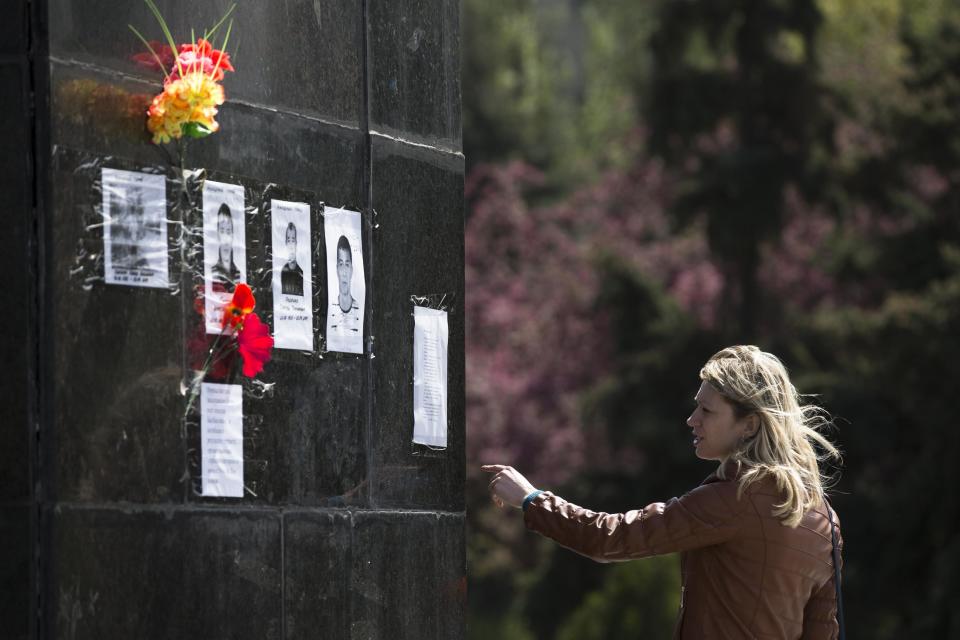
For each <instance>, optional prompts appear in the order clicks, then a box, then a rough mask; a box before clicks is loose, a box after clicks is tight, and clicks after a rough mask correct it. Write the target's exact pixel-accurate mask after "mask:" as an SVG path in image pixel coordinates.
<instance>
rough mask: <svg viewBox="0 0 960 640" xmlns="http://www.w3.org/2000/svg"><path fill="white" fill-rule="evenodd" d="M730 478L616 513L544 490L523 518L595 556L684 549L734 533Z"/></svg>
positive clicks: (605, 559) (626, 557)
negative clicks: (581, 505) (585, 506)
mask: <svg viewBox="0 0 960 640" xmlns="http://www.w3.org/2000/svg"><path fill="white" fill-rule="evenodd" d="M730 484H731V483H713V484H705V485H701V486H699V487H697V488H696V489H694V490H693V491H691V492H689V493H687V494H684V495H683V496H682V497H680V498H672V499H670V500H669V501H667V502H655V503H653V504H650V505H647V506H646V507H644V508H643V509H640V510H634V511H627V512H626V513H616V514H609V513H597V512H594V511H590V510H589V509H584V508H583V507H578V506H577V505H575V504H572V503H570V502H567V501H566V500H564V499H563V498H560V497H559V496H556V495H554V494H552V493H550V492H544V493H541V494H540V495H539V496H537V497H536V498H535V499H534V500H533V502H531V503H530V505H529V506H528V507H527V510H526V512H525V513H524V523H525V524H526V526H527V528H528V529H530V530H531V531H536V532H537V533H539V534H541V535H543V536H546V537H548V538H552V539H553V540H555V541H556V542H558V543H560V544H561V545H562V546H564V547H566V548H568V549H570V550H571V551H575V552H577V553H579V554H581V555H584V556H586V557H588V558H591V559H593V560H596V561H597V562H613V561H617V560H630V559H633V558H643V557H646V556H653V555H660V554H665V553H673V552H676V551H686V550H688V549H695V548H697V547H706V546H710V545H714V544H719V543H721V542H724V541H726V540H729V539H730V538H732V537H733V536H734V535H735V534H736V532H737V529H738V518H737V515H738V512H739V510H740V508H741V504H740V503H739V502H738V501H737V499H736V491H735V489H734V490H733V492H731V491H730V487H729V486H722V485H730ZM718 485H721V486H718Z"/></svg>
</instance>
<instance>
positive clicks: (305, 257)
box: [270, 200, 313, 352]
mask: <svg viewBox="0 0 960 640" xmlns="http://www.w3.org/2000/svg"><path fill="white" fill-rule="evenodd" d="M270 215H271V227H272V228H273V233H272V237H273V324H274V327H273V329H274V334H273V339H274V345H275V346H276V347H277V348H278V349H296V350H298V351H311V352H312V351H313V274H312V266H311V259H310V255H311V254H310V205H308V204H306V203H304V202H287V201H285V200H271V201H270Z"/></svg>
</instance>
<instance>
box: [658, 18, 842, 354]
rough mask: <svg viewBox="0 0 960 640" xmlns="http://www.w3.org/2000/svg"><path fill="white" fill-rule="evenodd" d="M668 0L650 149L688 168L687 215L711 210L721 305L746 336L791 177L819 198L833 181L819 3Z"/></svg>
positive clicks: (682, 202)
mask: <svg viewBox="0 0 960 640" xmlns="http://www.w3.org/2000/svg"><path fill="white" fill-rule="evenodd" d="M660 7H661V8H660V15H659V19H658V23H659V27H660V28H659V29H658V31H657V32H656V33H655V34H654V36H653V37H652V39H651V41H650V47H651V51H652V53H653V58H654V65H653V69H654V73H653V77H652V82H651V86H650V90H649V92H648V96H649V98H648V99H647V100H646V101H645V105H644V106H645V109H644V113H645V116H646V120H647V122H648V123H649V127H650V139H649V141H650V149H651V151H653V152H654V153H657V154H659V155H661V156H663V157H664V158H666V159H667V160H668V161H669V162H671V164H673V165H674V166H676V167H677V168H678V169H679V170H680V171H681V173H682V175H684V177H685V178H686V180H685V187H684V189H683V191H682V192H681V194H680V196H679V197H678V198H677V200H676V201H675V203H674V206H673V210H674V211H675V213H676V214H677V218H678V220H679V221H680V222H681V223H688V222H689V221H691V220H693V219H695V217H697V216H699V215H701V214H705V215H706V219H707V237H708V239H709V241H710V246H711V248H712V249H713V250H714V253H715V255H716V256H717V258H719V259H720V260H721V262H722V263H723V264H724V268H725V270H726V271H727V274H728V293H729V298H730V305H729V308H728V309H727V312H726V313H725V314H724V315H725V317H726V318H727V319H728V321H730V324H729V326H730V327H731V330H732V331H734V332H735V333H738V334H740V335H743V336H749V335H751V334H752V333H753V331H754V330H755V329H756V328H757V323H756V315H757V314H756V310H757V308H758V306H759V304H760V300H759V293H760V292H759V289H758V285H757V279H756V273H757V269H758V268H759V266H760V249H761V246H762V244H763V243H765V242H768V241H770V240H772V239H775V238H776V237H777V235H778V233H779V231H780V229H781V225H782V218H783V215H782V214H783V208H784V196H785V192H786V189H787V188H788V187H794V188H796V189H797V190H798V191H799V192H800V193H801V194H803V195H804V196H805V197H806V198H808V199H809V200H811V201H817V200H818V199H823V197H824V195H825V194H827V193H829V189H827V188H826V187H827V180H828V178H829V175H830V174H829V160H830V158H831V157H832V147H833V119H832V117H831V115H830V111H829V110H828V108H827V107H828V99H829V98H830V92H829V91H828V90H827V89H826V88H825V87H824V86H823V84H822V82H821V81H820V78H819V75H818V66H817V60H816V55H815V38H816V35H817V29H818V28H819V26H820V23H821V17H820V13H819V10H818V8H817V3H816V2H815V0H781V1H775V0H764V1H760V0H723V1H718V0H698V1H690V2H663V3H660ZM734 327H736V329H734Z"/></svg>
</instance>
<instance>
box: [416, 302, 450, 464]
mask: <svg viewBox="0 0 960 640" xmlns="http://www.w3.org/2000/svg"><path fill="white" fill-rule="evenodd" d="M447 342H448V329H447V312H446V311H441V310H438V309H428V308H426V307H414V308H413V441H414V442H416V443H418V444H425V445H428V446H431V447H446V446H447Z"/></svg>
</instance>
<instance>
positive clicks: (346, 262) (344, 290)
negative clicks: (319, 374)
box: [330, 236, 362, 335]
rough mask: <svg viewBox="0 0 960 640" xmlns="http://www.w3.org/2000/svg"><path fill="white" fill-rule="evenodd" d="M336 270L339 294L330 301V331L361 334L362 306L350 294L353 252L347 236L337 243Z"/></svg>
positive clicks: (341, 237)
mask: <svg viewBox="0 0 960 640" xmlns="http://www.w3.org/2000/svg"><path fill="white" fill-rule="evenodd" d="M336 269H337V284H338V289H339V293H338V294H337V297H336V299H334V300H331V301H330V329H331V330H332V331H336V332H338V333H343V334H346V335H349V334H359V333H360V332H361V330H362V326H361V322H360V305H359V304H357V301H356V299H355V298H354V297H353V295H352V294H351V293H350V285H351V283H352V281H353V251H352V250H351V248H350V241H349V240H348V239H347V236H340V239H339V240H338V241H337V263H336ZM330 293H331V294H332V293H333V292H332V291H331V292H330Z"/></svg>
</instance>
